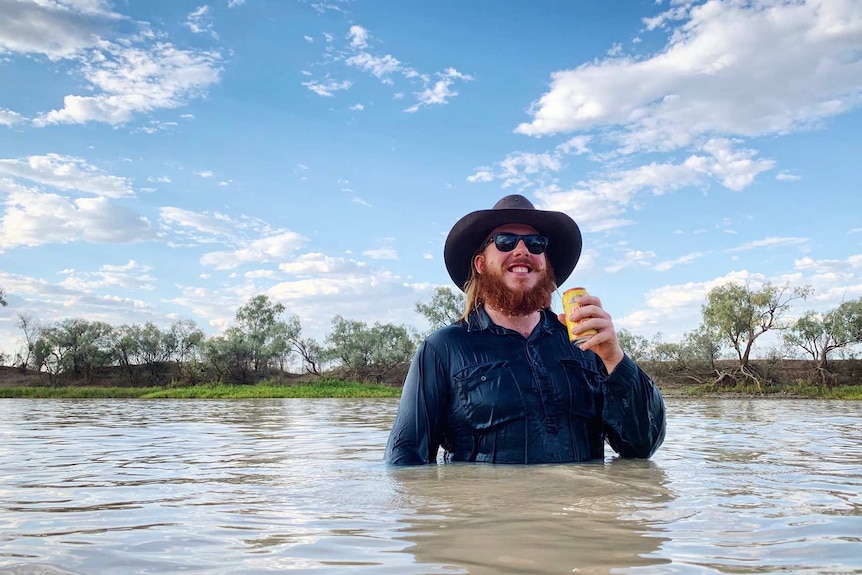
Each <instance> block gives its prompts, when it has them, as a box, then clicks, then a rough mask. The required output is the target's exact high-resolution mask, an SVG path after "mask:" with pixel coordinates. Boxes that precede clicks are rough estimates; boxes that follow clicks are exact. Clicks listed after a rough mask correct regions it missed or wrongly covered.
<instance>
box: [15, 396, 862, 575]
mask: <svg viewBox="0 0 862 575" xmlns="http://www.w3.org/2000/svg"><path fill="white" fill-rule="evenodd" d="M667 404H668V433H667V438H666V439H665V442H664V445H663V446H662V447H661V448H660V449H659V451H658V452H657V453H656V455H655V456H654V457H653V458H652V459H651V460H648V461H642V460H622V459H617V458H616V457H615V456H614V454H613V452H612V451H611V450H610V449H608V450H607V457H606V459H605V461H604V462H600V463H589V464H574V465H537V466H494V465H469V464H450V465H437V466H426V467H420V468H391V467H388V466H386V465H384V464H383V463H382V462H381V456H382V453H383V447H384V445H385V442H386V438H387V435H388V430H389V426H390V425H391V422H392V420H393V418H394V416H395V410H396V407H397V400H388V399H387V400H381V399H374V400H355V399H353V400H336V399H313V400H312V399H272V400H235V401H215V400H213V401H208V400H188V401H183V400H166V401H154V400H25V399H16V400H0V575H12V574H14V575H25V574H26V575H36V574H39V575H67V574H87V575H96V574H111V575H115V574H118V573H130V574H131V573H136V574H137V573H189V574H236V573H247V574H264V573H268V574H270V573H273V572H285V573H287V572H289V573H321V574H340V573H349V574H354V573H355V574H393V575H405V574H441V573H442V574H460V573H470V574H498V573H512V574H515V573H517V574H545V573H578V574H584V573H644V574H647V573H649V574H651V573H657V574H665V573H685V574H689V573H692V574H693V573H823V574H827V573H833V574H837V573H862V425H860V424H862V418H860V415H862V402H840V401H834V402H826V401H808V400H799V401H797V400H712V399H710V400H678V399H669V400H668V401H667Z"/></svg>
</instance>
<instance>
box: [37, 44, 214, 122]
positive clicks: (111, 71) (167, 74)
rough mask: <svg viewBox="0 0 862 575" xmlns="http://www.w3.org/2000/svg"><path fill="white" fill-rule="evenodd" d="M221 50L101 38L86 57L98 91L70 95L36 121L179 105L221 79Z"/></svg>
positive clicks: (101, 117)
mask: <svg viewBox="0 0 862 575" xmlns="http://www.w3.org/2000/svg"><path fill="white" fill-rule="evenodd" d="M220 61H221V56H220V55H219V54H218V53H217V52H211V51H209V52H208V51H192V50H180V49H178V48H176V47H175V46H173V45H172V44H170V43H166V42H159V43H156V44H154V45H152V46H146V47H135V46H126V45H121V44H113V43H110V42H101V43H100V45H99V49H98V50H95V51H93V52H92V54H90V55H88V57H87V58H86V59H84V61H83V64H82V69H81V74H82V76H83V77H84V79H86V80H87V81H88V82H89V83H90V85H91V87H92V90H93V91H94V92H96V94H95V95H92V96H90V95H88V96H76V95H68V96H66V97H64V98H63V107H62V108H60V109H58V110H52V111H50V112H48V113H46V114H43V115H42V116H40V117H39V118H37V119H36V120H34V124H35V125H36V126H46V125H49V124H83V123H85V122H91V121H92V122H103V123H107V124H112V125H117V124H124V123H126V122H129V121H130V120H131V119H132V118H133V116H134V115H135V114H138V113H145V112H151V111H154V110H158V109H162V108H169V109H170V108H178V107H180V106H183V105H185V103H186V102H187V101H188V100H189V99H192V98H195V97H199V96H201V95H203V94H204V93H205V91H206V89H207V88H208V87H209V86H211V85H212V84H215V83H216V82H218V81H219V79H220V74H221V68H220Z"/></svg>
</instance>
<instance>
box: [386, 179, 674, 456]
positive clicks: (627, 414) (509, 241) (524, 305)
mask: <svg viewBox="0 0 862 575" xmlns="http://www.w3.org/2000/svg"><path fill="white" fill-rule="evenodd" d="M580 254H581V232H580V229H579V228H578V225H577V224H576V223H575V221H574V220H572V219H571V218H570V217H569V216H568V215H567V214H564V213H562V212H554V211H545V210H537V209H536V208H535V207H534V206H533V204H532V203H530V201H529V200H527V198H525V197H523V196H520V195H510V196H506V197H504V198H503V199H501V200H500V201H499V202H497V203H496V204H495V205H494V207H493V208H492V209H490V210H479V211H476V212H472V213H469V214H467V215H466V216H464V217H463V218H461V219H460V220H458V222H456V224H455V225H454V226H453V227H452V230H451V231H450V232H449V236H448V237H447V239H446V245H445V248H444V259H445V261H446V268H447V270H448V271H449V276H450V277H451V278H452V280H453V281H454V282H455V285H457V286H458V287H459V288H460V289H461V290H463V291H464V292H465V295H466V298H465V299H466V305H465V310H464V315H463V317H462V318H461V320H460V321H458V322H457V323H454V324H452V325H450V326H446V327H444V328H441V329H439V330H437V331H436V332H434V333H433V334H431V335H430V336H429V337H428V338H427V339H426V340H425V341H424V342H423V343H422V345H421V346H420V347H419V349H418V351H417V352H416V355H415V356H414V358H413V362H412V364H411V366H410V371H409V372H408V374H407V379H406V381H405V382H404V390H403V392H402V395H401V402H400V404H399V406H398V414H397V416H396V418H395V423H394V425H393V428H392V432H391V433H390V435H389V441H388V443H387V445H386V461H387V462H389V463H392V464H396V465H414V464H424V463H436V462H437V454H438V451H439V450H440V447H443V449H444V455H443V460H444V461H484V462H489V463H564V462H575V461H590V460H596V459H602V458H603V457H604V443H605V440H607V442H608V443H609V444H610V446H611V448H613V449H614V451H616V452H617V453H619V454H620V455H621V456H622V457H640V458H645V457H649V456H650V455H652V454H653V453H654V452H655V450H656V449H657V448H658V447H659V445H661V442H662V441H663V440H664V435H665V407H664V401H663V400H662V397H661V394H660V392H659V390H658V388H657V387H656V386H655V384H654V383H653V382H652V380H651V379H650V378H649V377H648V376H647V375H646V374H645V373H644V372H643V371H642V370H641V369H640V368H639V367H638V366H637V365H636V364H635V363H634V361H632V360H631V359H630V358H629V357H628V356H626V355H625V353H624V352H623V350H622V348H620V344H619V341H618V340H617V335H616V331H615V329H614V325H613V321H612V320H611V316H610V315H609V314H608V313H607V312H606V311H605V310H604V309H603V308H602V304H601V301H600V300H599V299H598V298H596V297H593V296H585V297H584V298H582V299H581V300H580V304H581V307H579V308H578V309H576V310H574V311H573V312H571V314H570V317H569V319H570V320H572V321H579V322H582V323H581V324H580V326H581V327H582V328H583V330H589V329H595V330H596V331H597V333H596V334H595V335H593V336H592V337H591V338H590V339H588V340H587V341H585V342H584V343H581V344H580V345H578V346H576V345H573V344H572V343H571V342H570V341H569V337H568V331H567V329H566V326H565V316H564V315H562V314H560V315H559V316H558V315H556V314H554V313H553V312H552V311H551V294H552V293H553V292H554V290H555V289H556V288H557V285H558V282H559V283H563V282H564V281H565V280H566V279H567V278H568V277H569V275H570V274H571V273H572V270H574V268H575V265H576V264H577V262H578V259H579V257H580Z"/></svg>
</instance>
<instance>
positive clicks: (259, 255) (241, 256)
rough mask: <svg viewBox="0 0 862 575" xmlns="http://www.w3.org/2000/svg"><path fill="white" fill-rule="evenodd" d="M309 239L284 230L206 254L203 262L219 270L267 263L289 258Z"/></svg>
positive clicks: (202, 259)
mask: <svg viewBox="0 0 862 575" xmlns="http://www.w3.org/2000/svg"><path fill="white" fill-rule="evenodd" d="M307 241H308V239H307V238H306V237H304V236H302V235H301V234H298V233H296V232H292V231H289V230H282V231H278V232H275V233H273V234H272V235H269V236H265V237H262V238H258V239H254V240H251V241H246V242H242V243H243V245H242V247H240V248H238V249H236V250H231V251H219V252H211V253H208V254H205V255H204V256H203V257H202V258H201V264H203V265H205V266H210V267H213V268H215V269H218V270H228V269H234V268H237V267H239V266H241V265H244V264H247V263H266V262H272V261H281V260H286V259H288V258H289V257H290V256H291V255H292V254H293V252H295V251H296V250H298V249H299V248H301V247H302V246H303V245H304V244H305V243H306V242H307Z"/></svg>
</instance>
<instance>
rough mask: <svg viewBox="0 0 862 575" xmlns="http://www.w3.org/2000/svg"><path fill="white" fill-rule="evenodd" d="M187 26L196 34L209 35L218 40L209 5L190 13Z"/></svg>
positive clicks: (187, 17) (199, 7)
mask: <svg viewBox="0 0 862 575" xmlns="http://www.w3.org/2000/svg"><path fill="white" fill-rule="evenodd" d="M230 7H231V6H228V8H230ZM185 25H186V27H187V28H188V29H189V30H191V31H192V33H194V34H206V33H209V34H210V36H212V37H213V38H216V39H218V34H217V33H216V31H215V27H214V25H213V21H212V14H210V7H209V6H207V5H203V6H198V7H197V9H195V10H194V11H193V12H191V13H189V15H188V16H186V22H185Z"/></svg>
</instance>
